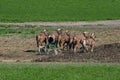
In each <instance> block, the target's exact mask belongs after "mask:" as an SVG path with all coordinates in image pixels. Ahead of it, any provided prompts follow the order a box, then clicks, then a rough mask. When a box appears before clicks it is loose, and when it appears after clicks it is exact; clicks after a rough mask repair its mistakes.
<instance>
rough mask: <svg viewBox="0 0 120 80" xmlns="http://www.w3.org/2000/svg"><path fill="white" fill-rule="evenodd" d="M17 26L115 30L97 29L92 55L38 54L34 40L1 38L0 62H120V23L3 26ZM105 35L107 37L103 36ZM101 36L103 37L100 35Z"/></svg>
mask: <svg viewBox="0 0 120 80" xmlns="http://www.w3.org/2000/svg"><path fill="white" fill-rule="evenodd" d="M0 25H16V26H26V25H32V26H73V27H74V26H78V27H81V26H86V25H88V26H90V27H93V29H94V28H98V27H99V28H104V27H112V28H115V27H116V28H115V29H114V30H109V28H108V30H104V29H102V30H104V31H102V30H100V29H95V31H97V32H98V33H99V34H98V36H97V37H98V38H97V41H96V43H97V44H96V47H95V51H94V52H93V53H90V52H88V53H83V52H78V53H73V52H67V51H63V52H62V54H61V55H57V56H55V55H37V48H36V42H35V39H34V38H31V39H21V38H20V37H19V36H16V35H13V36H10V37H1V36H0V61H3V62H31V61H33V62H55V61H57V62H71V61H72V62H117V63H120V20H113V21H96V22H62V23H58V22H56V23H54V22H53V23H51V22H25V23H0ZM101 31H102V32H101ZM104 34H105V35H104ZM101 35H102V36H101Z"/></svg>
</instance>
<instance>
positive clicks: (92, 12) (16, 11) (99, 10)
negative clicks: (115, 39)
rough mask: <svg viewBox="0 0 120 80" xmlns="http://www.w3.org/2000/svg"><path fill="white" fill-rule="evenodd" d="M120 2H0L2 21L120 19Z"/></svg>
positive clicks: (96, 0)
mask: <svg viewBox="0 0 120 80" xmlns="http://www.w3.org/2000/svg"><path fill="white" fill-rule="evenodd" d="M119 4H120V0H91V1H90V0H0V21H2V22H24V21H81V20H82V21H83V20H85V21H91V20H112V19H120V15H119V13H120V5H119Z"/></svg>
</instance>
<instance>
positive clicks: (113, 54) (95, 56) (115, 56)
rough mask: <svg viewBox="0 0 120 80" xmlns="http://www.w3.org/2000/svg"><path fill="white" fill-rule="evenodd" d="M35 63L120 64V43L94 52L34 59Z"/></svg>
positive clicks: (65, 53)
mask: <svg viewBox="0 0 120 80" xmlns="http://www.w3.org/2000/svg"><path fill="white" fill-rule="evenodd" d="M34 61H35V62H116V63H120V43H113V44H105V45H101V46H98V47H96V48H95V50H94V52H93V53H91V52H88V53H82V52H78V53H72V52H67V51H63V54H61V55H56V56H49V57H48V56H47V57H41V58H36V59H34Z"/></svg>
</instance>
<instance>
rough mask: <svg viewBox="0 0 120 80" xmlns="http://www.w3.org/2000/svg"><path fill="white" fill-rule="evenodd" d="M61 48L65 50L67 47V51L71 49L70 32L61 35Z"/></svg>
mask: <svg viewBox="0 0 120 80" xmlns="http://www.w3.org/2000/svg"><path fill="white" fill-rule="evenodd" d="M58 42H59V47H60V49H64V48H65V47H67V50H68V49H69V44H70V31H68V30H66V31H65V33H63V34H61V35H59V41H58Z"/></svg>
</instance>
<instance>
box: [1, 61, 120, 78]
mask: <svg viewBox="0 0 120 80" xmlns="http://www.w3.org/2000/svg"><path fill="white" fill-rule="evenodd" d="M119 74H120V64H112V63H111V64H99V63H98V64H95V63H9V64H7V63H0V80H120V76H119Z"/></svg>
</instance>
